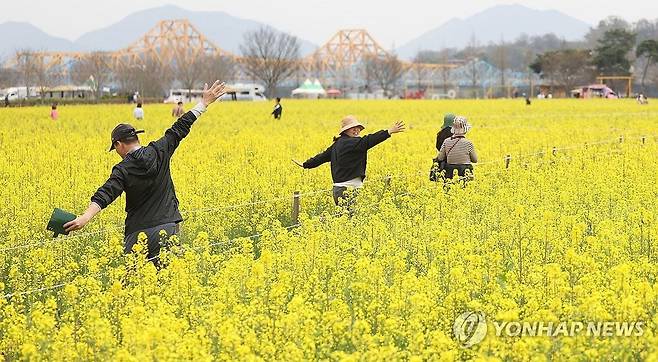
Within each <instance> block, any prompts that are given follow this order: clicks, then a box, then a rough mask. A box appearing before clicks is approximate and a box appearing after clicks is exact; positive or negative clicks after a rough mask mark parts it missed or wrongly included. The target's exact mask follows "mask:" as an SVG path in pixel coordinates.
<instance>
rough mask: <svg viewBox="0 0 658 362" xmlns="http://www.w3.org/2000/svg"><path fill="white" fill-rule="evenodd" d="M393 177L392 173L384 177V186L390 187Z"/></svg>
mask: <svg viewBox="0 0 658 362" xmlns="http://www.w3.org/2000/svg"><path fill="white" fill-rule="evenodd" d="M392 178H393V177H391V175H387V176H386V177H384V187H385V188H389V187H390V186H391V179H392Z"/></svg>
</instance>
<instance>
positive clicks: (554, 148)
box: [553, 147, 557, 156]
mask: <svg viewBox="0 0 658 362" xmlns="http://www.w3.org/2000/svg"><path fill="white" fill-rule="evenodd" d="M553 156H557V147H553Z"/></svg>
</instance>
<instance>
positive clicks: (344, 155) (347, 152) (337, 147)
mask: <svg viewBox="0 0 658 362" xmlns="http://www.w3.org/2000/svg"><path fill="white" fill-rule="evenodd" d="M365 128H366V127H365V126H364V125H363V124H362V123H361V122H359V120H357V119H356V117H354V116H346V117H345V118H343V120H342V122H341V126H340V131H339V135H338V136H337V137H334V143H333V144H332V145H331V146H329V148H327V149H326V150H324V151H323V152H321V153H319V154H318V155H316V156H314V157H311V158H309V159H308V160H307V161H306V162H304V163H300V162H299V161H295V160H293V162H295V163H296V164H297V165H298V166H300V167H303V168H305V169H311V168H316V167H318V166H320V165H322V164H324V163H326V162H331V178H332V179H333V182H334V188H333V193H334V202H335V203H336V205H338V204H339V203H340V201H341V200H344V199H346V195H345V191H347V189H348V188H350V189H359V188H361V187H362V186H363V180H364V179H365V177H366V163H367V159H368V150H369V149H371V148H373V147H375V146H376V145H378V144H380V143H382V142H384V141H386V140H387V139H388V138H389V137H391V135H393V134H394V133H399V132H403V131H404V123H403V122H401V121H398V122H395V123H394V124H393V125H392V126H391V127H390V128H389V129H388V130H381V131H377V132H375V133H372V134H369V135H366V136H363V137H360V134H361V131H363V130H364V129H365Z"/></svg>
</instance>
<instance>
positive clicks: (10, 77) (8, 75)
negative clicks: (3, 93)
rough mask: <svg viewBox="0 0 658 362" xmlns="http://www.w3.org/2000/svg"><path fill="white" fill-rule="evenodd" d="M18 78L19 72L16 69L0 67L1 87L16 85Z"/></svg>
mask: <svg viewBox="0 0 658 362" xmlns="http://www.w3.org/2000/svg"><path fill="white" fill-rule="evenodd" d="M18 78H19V77H18V72H17V71H16V69H14V68H9V67H0V88H7V87H11V86H13V85H15V84H16V82H17V81H18Z"/></svg>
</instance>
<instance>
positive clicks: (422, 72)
mask: <svg viewBox="0 0 658 362" xmlns="http://www.w3.org/2000/svg"><path fill="white" fill-rule="evenodd" d="M424 63H425V62H424V59H423V57H422V54H420V52H418V53H416V56H415V57H414V59H413V62H412V69H413V70H414V75H415V76H416V88H417V89H418V90H419V91H420V90H424V88H423V85H422V84H423V80H424V79H425V76H426V75H427V69H425V65H424Z"/></svg>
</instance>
